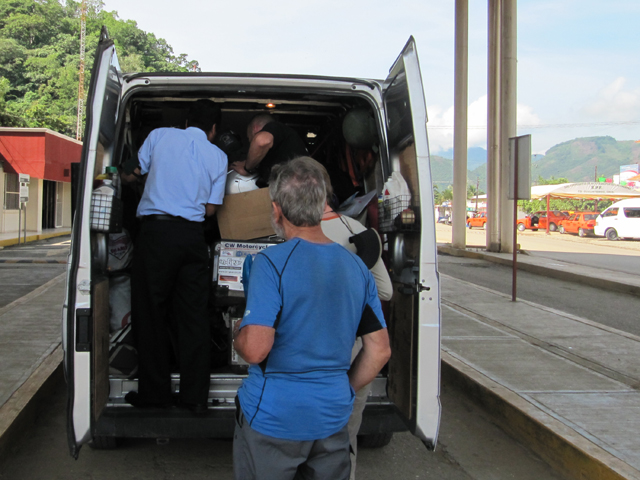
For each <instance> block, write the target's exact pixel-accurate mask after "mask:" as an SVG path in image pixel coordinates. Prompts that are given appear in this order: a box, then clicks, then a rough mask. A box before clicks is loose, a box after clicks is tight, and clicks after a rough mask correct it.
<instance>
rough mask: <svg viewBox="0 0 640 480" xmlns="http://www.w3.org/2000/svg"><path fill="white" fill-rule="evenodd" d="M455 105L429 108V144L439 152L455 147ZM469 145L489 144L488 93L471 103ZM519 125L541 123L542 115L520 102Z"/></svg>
mask: <svg viewBox="0 0 640 480" xmlns="http://www.w3.org/2000/svg"><path fill="white" fill-rule="evenodd" d="M453 113H454V112H453V106H451V107H449V108H447V109H444V108H442V107H439V106H434V107H431V108H430V109H429V124H428V126H427V128H428V131H429V144H430V147H431V150H432V151H434V152H439V151H443V150H448V149H450V148H453ZM467 117H468V118H467V125H468V126H469V128H468V130H467V145H468V146H469V147H482V148H486V145H487V95H482V96H481V97H480V98H478V99H477V100H474V101H473V102H471V103H470V104H469V109H468V112H467ZM517 122H518V125H540V124H541V121H540V117H538V115H536V114H535V113H534V111H533V108H532V107H530V106H529V105H523V104H520V103H519V104H518V107H517Z"/></svg>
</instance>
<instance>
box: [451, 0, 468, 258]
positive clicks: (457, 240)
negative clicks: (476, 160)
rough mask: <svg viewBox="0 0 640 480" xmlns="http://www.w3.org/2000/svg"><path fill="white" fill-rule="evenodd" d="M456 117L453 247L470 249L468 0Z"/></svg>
mask: <svg viewBox="0 0 640 480" xmlns="http://www.w3.org/2000/svg"><path fill="white" fill-rule="evenodd" d="M455 49H456V51H455V81H454V92H455V97H454V107H453V108H454V114H453V212H452V215H453V236H452V240H453V246H454V247H455V248H462V249H464V248H466V247H467V238H466V235H467V232H466V229H465V226H466V223H467V108H468V103H469V102H468V83H469V78H468V77H469V72H468V71H469V68H468V66H469V65H468V63H469V62H468V56H469V55H468V53H469V0H456V45H455Z"/></svg>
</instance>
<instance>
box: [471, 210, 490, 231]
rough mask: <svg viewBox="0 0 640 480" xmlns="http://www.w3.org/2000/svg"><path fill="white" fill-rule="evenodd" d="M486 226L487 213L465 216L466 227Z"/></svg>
mask: <svg viewBox="0 0 640 480" xmlns="http://www.w3.org/2000/svg"><path fill="white" fill-rule="evenodd" d="M486 226H487V214H486V213H480V214H478V215H477V216H475V217H471V218H467V228H472V227H479V228H486Z"/></svg>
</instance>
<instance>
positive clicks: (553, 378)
mask: <svg viewBox="0 0 640 480" xmlns="http://www.w3.org/2000/svg"><path fill="white" fill-rule="evenodd" d="M447 249H448V250H447ZM441 250H447V251H448V252H449V253H455V254H460V255H477V256H480V257H482V258H487V257H492V258H494V260H495V259H500V258H502V257H501V256H500V255H489V254H486V253H484V252H482V251H480V250H479V249H476V250H469V251H467V250H465V251H457V252H454V251H453V250H451V249H450V248H449V247H447V246H441ZM525 257H527V258H525ZM527 259H533V260H531V261H530V262H529V263H530V264H532V265H534V266H535V267H536V268H544V270H540V271H541V272H542V273H543V274H545V275H549V276H562V275H565V273H566V272H564V270H566V269H568V268H569V267H567V266H566V265H565V266H562V265H557V264H558V263H561V262H558V261H556V260H553V261H550V262H549V263H547V264H544V265H540V264H538V263H536V262H539V261H540V259H538V258H536V257H533V256H525V255H523V256H521V258H520V262H521V263H523V264H524V263H527V262H526V261H525V260H527ZM500 261H508V259H506V258H505V259H502V260H500ZM571 268H572V269H573V270H576V269H575V265H572V266H571ZM578 272H579V275H578V276H576V277H572V278H574V279H576V280H578V281H581V282H592V281H593V279H594V278H599V277H602V276H603V274H602V272H601V271H600V269H594V268H592V267H583V268H581V269H579V270H578ZM573 273H574V274H575V271H574V272H573ZM610 281H612V282H613V281H615V282H618V283H620V284H622V285H627V287H628V288H629V291H632V290H633V289H635V288H638V286H640V282H638V278H637V277H635V276H633V275H631V274H627V275H622V274H621V273H620V272H616V273H615V275H613V276H612V278H610ZM63 290H64V279H63V275H60V276H58V277H56V278H54V279H52V280H50V281H49V282H47V283H46V284H44V285H42V286H41V287H39V288H37V289H36V290H34V291H33V292H32V293H30V294H28V295H26V296H25V297H22V298H19V299H18V300H16V301H14V302H12V303H10V304H9V305H7V306H5V307H3V308H1V309H0V334H1V335H2V336H1V337H0V338H2V344H3V345H2V349H1V350H0V361H2V365H3V369H2V371H1V372H0V404H1V406H0V456H1V455H3V454H5V453H6V452H7V447H8V446H9V445H10V444H11V442H13V441H15V438H16V435H18V434H20V433H21V432H22V431H24V430H25V427H24V426H25V425H26V423H25V422H26V421H27V420H28V418H29V411H33V409H34V408H36V407H34V405H36V403H37V402H36V400H37V396H38V394H42V392H45V391H46V389H47V387H48V385H49V384H50V383H51V381H52V380H51V379H55V378H60V377H59V375H60V371H61V369H60V362H61V358H62V352H61V349H60V346H59V344H60V308H61V305H62V300H63V295H64V292H63ZM441 293H442V312H443V314H442V324H443V330H442V375H443V378H445V379H446V380H447V381H449V382H452V383H455V384H457V385H459V386H461V387H462V388H464V390H465V391H466V392H467V393H468V395H470V396H471V397H473V398H474V399H475V400H476V401H477V402H478V403H479V404H480V405H482V406H483V407H485V408H486V409H487V410H488V411H489V412H490V413H491V414H492V415H494V417H495V418H496V419H497V421H498V422H499V423H500V425H501V426H502V427H503V428H504V429H505V430H507V431H508V432H509V433H511V434H512V435H514V436H515V437H516V438H518V439H520V440H521V441H522V442H523V443H524V444H526V445H528V446H529V447H531V448H532V449H533V450H535V451H536V452H537V453H538V454H539V455H540V456H541V457H542V458H544V459H545V460H546V461H547V462H549V463H550V464H551V465H552V466H553V467H554V468H556V469H557V470H558V471H559V472H561V473H563V474H564V475H566V476H568V477H570V478H579V479H622V478H624V479H638V480H640V435H638V434H637V432H638V430H639V429H640V392H639V391H638V389H639V386H640V362H638V360H637V359H638V358H640V337H636V336H634V335H631V334H628V333H625V332H621V331H618V330H615V329H613V328H609V327H606V326H603V325H600V324H597V323H595V322H592V321H589V320H586V319H582V318H579V317H577V316H574V315H570V314H567V313H565V312H562V311H559V310H555V309H551V308H548V307H544V306H540V305H537V304H534V303H531V302H526V301H518V302H516V303H512V302H511V301H510V298H509V297H507V296H505V295H503V294H500V293H497V292H495V291H492V290H490V289H487V288H484V287H480V286H476V285H472V284H470V283H467V282H464V281H461V280H457V279H453V278H451V277H447V276H445V275H442V292H441ZM16 346H19V347H20V348H16ZM445 408H446V406H445ZM30 409H31V410H30ZM25 419H27V420H25ZM60 434H61V435H63V434H64V432H60Z"/></svg>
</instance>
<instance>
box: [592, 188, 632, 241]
mask: <svg viewBox="0 0 640 480" xmlns="http://www.w3.org/2000/svg"><path fill="white" fill-rule="evenodd" d="M593 233H595V234H596V235H599V236H601V237H607V239H609V240H618V239H619V238H639V237H640V198H629V199H627V200H621V201H619V202H616V203H614V204H613V205H611V206H610V207H609V208H607V209H606V210H605V211H604V212H602V213H601V214H600V215H598V218H596V226H595V227H594V229H593Z"/></svg>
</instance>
